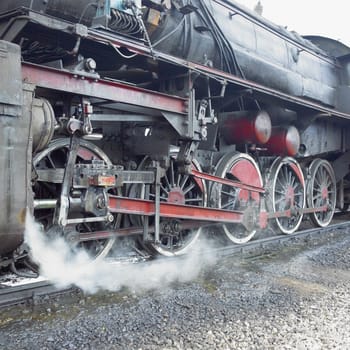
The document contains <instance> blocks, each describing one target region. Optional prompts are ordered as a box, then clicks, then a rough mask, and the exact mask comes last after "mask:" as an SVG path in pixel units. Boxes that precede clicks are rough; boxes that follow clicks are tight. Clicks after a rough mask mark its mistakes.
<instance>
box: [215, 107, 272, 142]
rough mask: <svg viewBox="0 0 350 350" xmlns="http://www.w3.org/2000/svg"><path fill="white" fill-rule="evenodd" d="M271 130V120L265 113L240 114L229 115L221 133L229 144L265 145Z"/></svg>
mask: <svg viewBox="0 0 350 350" xmlns="http://www.w3.org/2000/svg"><path fill="white" fill-rule="evenodd" d="M271 129H272V126H271V119H270V116H269V115H268V114H267V113H266V112H265V111H258V112H243V113H242V112H238V113H230V114H228V115H227V119H226V121H225V122H224V124H223V127H222V128H221V133H222V135H223V137H224V139H225V141H226V142H227V143H228V144H243V143H257V144H264V143H266V142H267V141H268V140H269V138H270V136H271Z"/></svg>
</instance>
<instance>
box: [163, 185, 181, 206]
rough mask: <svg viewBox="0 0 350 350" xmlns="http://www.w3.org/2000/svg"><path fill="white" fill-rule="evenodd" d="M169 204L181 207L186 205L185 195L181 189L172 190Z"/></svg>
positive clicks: (168, 200)
mask: <svg viewBox="0 0 350 350" xmlns="http://www.w3.org/2000/svg"><path fill="white" fill-rule="evenodd" d="M167 202H169V203H174V204H181V205H184V204H185V194H184V193H183V191H182V190H181V188H180V187H174V188H172V189H171V191H170V192H169V195H168V199H167Z"/></svg>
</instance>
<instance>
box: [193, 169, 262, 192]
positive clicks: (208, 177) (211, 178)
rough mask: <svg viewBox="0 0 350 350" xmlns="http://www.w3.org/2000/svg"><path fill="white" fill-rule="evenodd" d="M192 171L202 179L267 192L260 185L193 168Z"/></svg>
mask: <svg viewBox="0 0 350 350" xmlns="http://www.w3.org/2000/svg"><path fill="white" fill-rule="evenodd" d="M191 173H192V175H193V176H195V177H197V178H199V179H202V180H207V181H213V182H218V183H220V184H222V185H227V186H232V187H238V188H240V189H242V190H247V191H252V192H257V193H265V189H264V188H263V187H260V186H251V185H246V184H243V183H242V182H239V181H232V180H228V179H225V178H222V177H218V176H214V175H210V174H206V173H201V172H200V171H197V170H194V169H192V170H191Z"/></svg>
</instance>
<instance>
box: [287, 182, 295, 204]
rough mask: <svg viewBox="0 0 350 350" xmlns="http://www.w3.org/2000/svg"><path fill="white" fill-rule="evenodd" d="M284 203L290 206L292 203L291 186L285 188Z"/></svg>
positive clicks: (292, 193)
mask: <svg viewBox="0 0 350 350" xmlns="http://www.w3.org/2000/svg"><path fill="white" fill-rule="evenodd" d="M286 202H287V203H290V204H291V205H292V204H293V203H294V188H293V187H292V186H288V187H287V188H286Z"/></svg>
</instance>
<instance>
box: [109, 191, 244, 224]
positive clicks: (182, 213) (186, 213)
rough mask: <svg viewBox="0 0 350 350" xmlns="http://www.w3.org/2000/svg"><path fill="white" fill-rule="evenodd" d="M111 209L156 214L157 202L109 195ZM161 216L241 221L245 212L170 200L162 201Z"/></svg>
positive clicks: (212, 220)
mask: <svg viewBox="0 0 350 350" xmlns="http://www.w3.org/2000/svg"><path fill="white" fill-rule="evenodd" d="M108 207H109V210H110V211H111V212H112V213H122V214H130V215H146V216H153V215H155V211H156V209H155V202H153V201H149V200H144V199H131V198H126V197H118V196H112V195H110V196H109V205H108ZM159 213H160V216H161V217H167V218H176V219H192V220H200V221H211V222H226V223H241V222H242V220H243V212H240V211H228V210H220V209H215V208H205V207H196V206H190V205H179V204H173V203H168V202H161V203H160V211H159Z"/></svg>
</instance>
